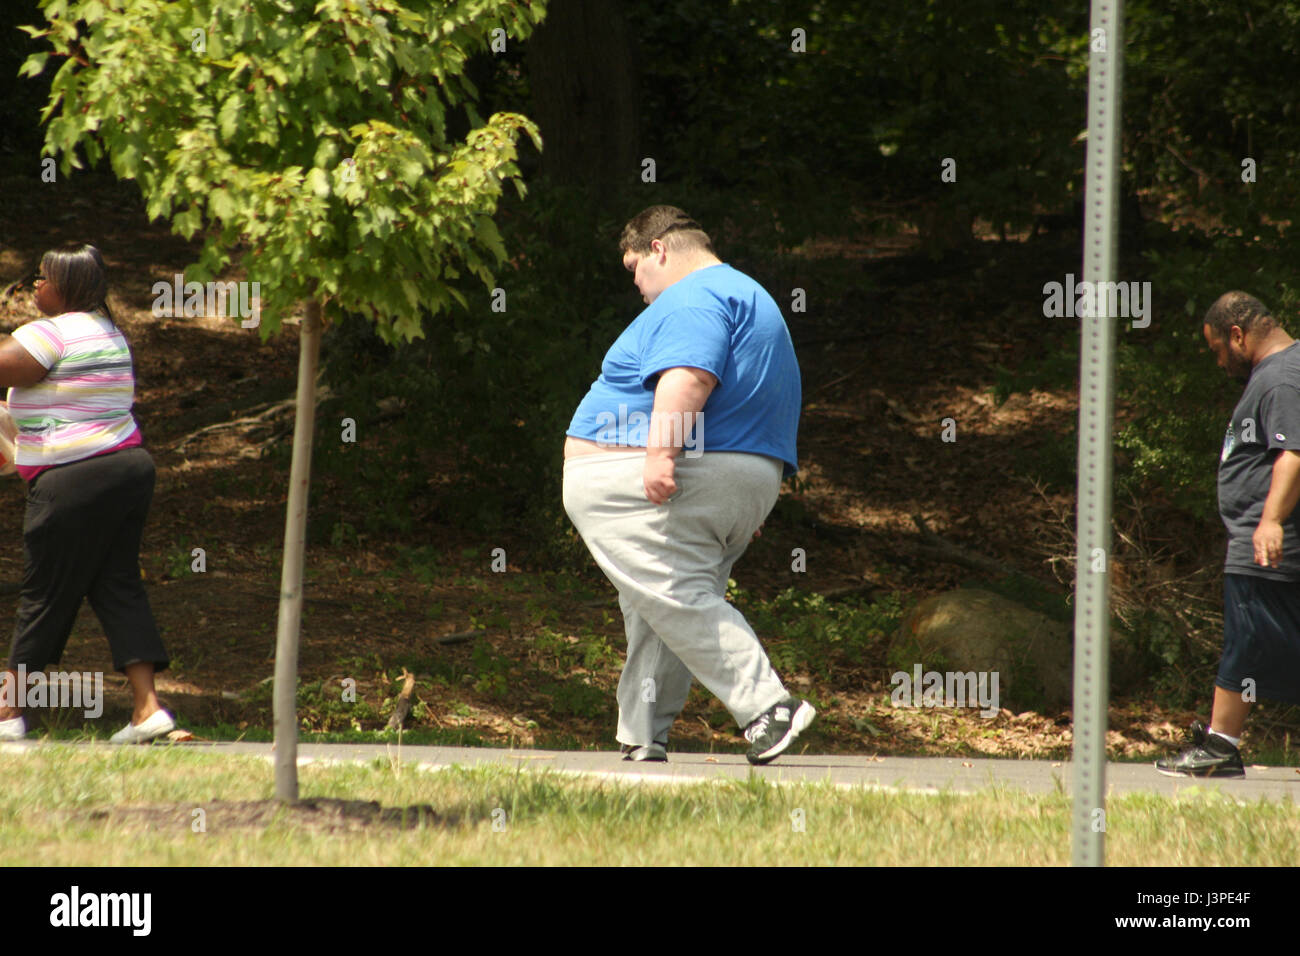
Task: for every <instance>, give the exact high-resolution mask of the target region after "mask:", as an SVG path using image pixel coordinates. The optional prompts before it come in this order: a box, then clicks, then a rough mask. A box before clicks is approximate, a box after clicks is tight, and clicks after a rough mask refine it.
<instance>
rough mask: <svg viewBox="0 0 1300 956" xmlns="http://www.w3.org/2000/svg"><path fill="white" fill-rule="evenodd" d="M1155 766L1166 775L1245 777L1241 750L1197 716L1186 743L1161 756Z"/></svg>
mask: <svg viewBox="0 0 1300 956" xmlns="http://www.w3.org/2000/svg"><path fill="white" fill-rule="evenodd" d="M1156 769H1157V770H1159V771H1160V772H1161V773H1163V774H1165V775H1166V776H1168V777H1244V776H1246V768H1245V767H1244V766H1242V763H1241V751H1240V750H1238V749H1237V748H1236V747H1234V746H1233V745H1232V744H1230V743H1228V742H1227V741H1226V740H1224V739H1223V738H1222V737H1220V736H1218V735H1217V734H1212V733H1210V732H1209V731H1208V730H1206V727H1205V725H1204V724H1203V723H1201V722H1200V721H1199V720H1198V721H1196V722H1195V723H1193V724H1192V726H1191V733H1190V734H1189V735H1188V746H1187V747H1186V749H1184V750H1183V752H1182V753H1180V754H1178V756H1176V757H1162V758H1161V759H1159V760H1157V761H1156Z"/></svg>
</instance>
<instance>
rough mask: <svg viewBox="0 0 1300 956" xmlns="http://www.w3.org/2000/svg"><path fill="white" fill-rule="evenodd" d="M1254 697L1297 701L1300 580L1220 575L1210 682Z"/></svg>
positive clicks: (1299, 698) (1299, 683) (1299, 700)
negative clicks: (1216, 654) (1219, 645)
mask: <svg viewBox="0 0 1300 956" xmlns="http://www.w3.org/2000/svg"><path fill="white" fill-rule="evenodd" d="M1247 678H1249V679H1251V680H1253V681H1254V682H1255V696H1256V698H1257V699H1258V698H1261V697H1266V698H1268V699H1269V700H1276V701H1282V702H1285V703H1288V704H1300V581H1278V580H1275V579H1273V578H1260V577H1255V576H1253V575H1249V574H1225V575H1224V576H1223V657H1222V658H1221V659H1220V660H1219V676H1218V677H1217V678H1215V681H1214V683H1215V684H1216V685H1217V686H1219V687H1222V688H1224V689H1225V690H1230V691H1233V692H1235V693H1238V694H1239V693H1241V692H1242V690H1243V687H1244V686H1248V685H1243V683H1242V682H1243V681H1244V680H1246V679H1247Z"/></svg>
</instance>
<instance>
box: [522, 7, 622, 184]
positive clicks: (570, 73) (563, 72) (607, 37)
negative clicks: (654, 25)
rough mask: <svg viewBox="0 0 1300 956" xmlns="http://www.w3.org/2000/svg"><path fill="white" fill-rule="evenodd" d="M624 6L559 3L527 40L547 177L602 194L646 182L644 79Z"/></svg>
mask: <svg viewBox="0 0 1300 956" xmlns="http://www.w3.org/2000/svg"><path fill="white" fill-rule="evenodd" d="M632 55H633V47H632V42H631V38H630V37H629V35H628V28H627V22H626V21H625V20H624V18H623V11H622V7H621V4H620V0H552V2H551V3H549V4H548V5H547V13H546V20H545V21H544V22H543V23H542V25H541V26H540V27H538V28H537V30H536V31H535V32H534V33H533V35H532V36H530V37H529V38H528V83H529V86H530V87H531V89H532V94H533V106H532V118H533V120H534V121H536V123H537V125H538V126H539V127H540V128H541V131H542V139H543V146H544V148H543V150H542V171H543V172H544V173H545V174H546V175H548V176H550V177H551V178H552V179H553V180H555V181H556V182H561V183H567V184H571V185H583V184H586V185H590V186H593V187H594V188H596V190H597V191H598V192H599V191H603V190H604V189H605V188H607V187H609V186H611V185H614V184H616V183H619V182H623V183H628V182H632V181H634V179H635V178H636V177H638V176H639V175H640V165H639V164H640V160H641V157H639V156H638V155H637V147H638V118H639V117H638V111H637V105H638V104H637V89H636V84H637V72H636V69H635V67H634V65H633V62H632Z"/></svg>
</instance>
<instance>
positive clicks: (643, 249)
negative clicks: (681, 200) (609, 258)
mask: <svg viewBox="0 0 1300 956" xmlns="http://www.w3.org/2000/svg"><path fill="white" fill-rule="evenodd" d="M656 239H662V240H663V243H664V245H665V246H667V247H668V248H669V249H674V250H683V249H687V248H691V247H695V248H698V249H703V250H704V251H705V252H707V253H709V254H710V255H717V253H715V252H714V251H713V241H712V240H711V239H709V234H708V233H707V232H705V231H704V229H703V228H702V227H701V226H700V224H699V223H698V222H696V221H695V220H694V219H692V218H691V217H690V216H688V215H686V213H684V212H682V210H680V209H678V208H677V207H676V206H651V207H650V208H649V209H644V210H642V211H641V212H639V213H637V214H636V216H634V217H633V218H632V220H631V221H630V222H629V223H628V224H627V225H626V226H624V227H623V235H622V236H621V237H620V238H619V240H618V250H619V252H623V253H627V252H635V253H636V254H637V255H645V254H646V253H648V252H649V251H650V243H652V242H654V240H656Z"/></svg>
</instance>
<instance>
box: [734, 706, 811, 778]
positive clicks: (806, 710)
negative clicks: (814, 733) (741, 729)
mask: <svg viewBox="0 0 1300 956" xmlns="http://www.w3.org/2000/svg"><path fill="white" fill-rule="evenodd" d="M816 716H817V711H816V710H815V709H814V708H813V705H812V704H810V703H808V701H806V700H800V699H799V698H798V697H787V698H786V699H785V700H783V701H781V703H779V704H777V705H776V706H775V707H773V708H771V709H770V710H768V711H765V712H764V713H762V714H759V715H758V717H757V718H755V720H754V722H753V723H751V724H750V725H749V726H748V727H746V728H745V739H746V740H748V741H749V743H750V747H749V753H747V754H745V756H746V757H747V758H748V759H749V762H750V763H753V764H763V763H767V762H768V761H770V760H773V759H775V758H776V757H777V756H779V755H780V754H781V753H783V752H784V751H785V749H786V748H787V747H789V746H790V745H791V744H792V743H794V740H795V738H796V737H798V736H799V734H801V733H802V732H803V731H804V730H805V729H807V727H808V725H809V724H811V723H812V722H813V718H814V717H816Z"/></svg>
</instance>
